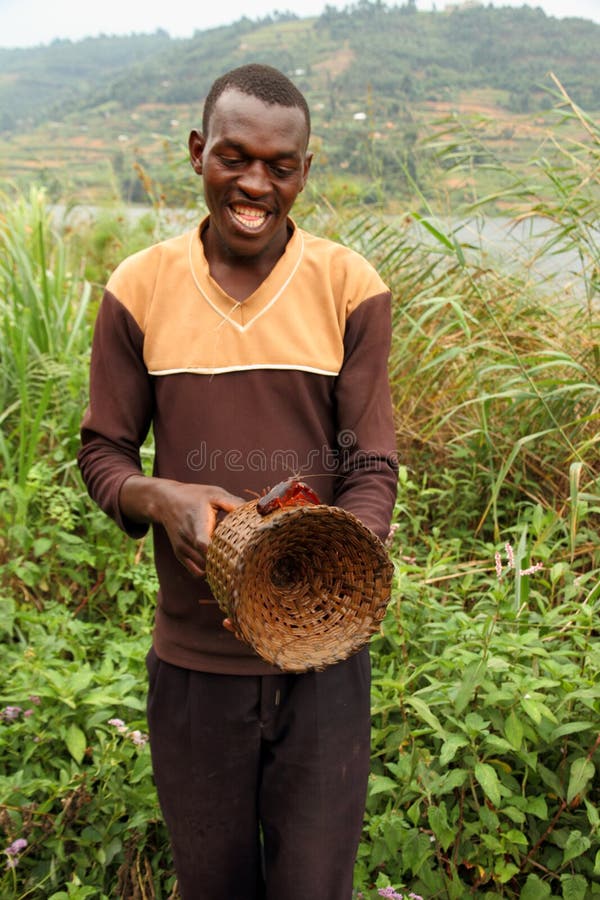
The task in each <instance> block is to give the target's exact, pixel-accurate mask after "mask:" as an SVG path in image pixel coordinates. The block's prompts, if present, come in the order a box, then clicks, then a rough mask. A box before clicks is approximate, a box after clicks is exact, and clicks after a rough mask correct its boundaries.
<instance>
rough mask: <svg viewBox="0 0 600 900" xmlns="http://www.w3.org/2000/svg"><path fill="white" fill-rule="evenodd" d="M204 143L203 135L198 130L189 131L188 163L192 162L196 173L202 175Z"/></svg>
mask: <svg viewBox="0 0 600 900" xmlns="http://www.w3.org/2000/svg"><path fill="white" fill-rule="evenodd" d="M205 144H206V141H205V139H204V136H203V135H202V134H200V132H199V131H196V129H194V130H193V131H190V136H189V138H188V147H189V151H190V163H191V164H192V168H193V170H194V172H195V173H196V175H202V153H203V151H204V145H205Z"/></svg>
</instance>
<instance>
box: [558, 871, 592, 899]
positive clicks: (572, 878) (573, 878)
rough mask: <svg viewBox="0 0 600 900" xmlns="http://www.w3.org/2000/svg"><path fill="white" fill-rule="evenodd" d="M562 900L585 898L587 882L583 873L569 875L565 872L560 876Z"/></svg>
mask: <svg viewBox="0 0 600 900" xmlns="http://www.w3.org/2000/svg"><path fill="white" fill-rule="evenodd" d="M560 883H561V885H562V895H563V900H585V898H586V896H587V888H588V883H587V881H586V879H585V878H584V877H583V875H570V874H568V873H565V874H564V875H561V876H560Z"/></svg>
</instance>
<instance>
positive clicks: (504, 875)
mask: <svg viewBox="0 0 600 900" xmlns="http://www.w3.org/2000/svg"><path fill="white" fill-rule="evenodd" d="M518 871H519V867H518V866H516V865H515V864H514V863H511V862H505V861H504V860H500V862H498V863H497V864H496V867H495V869H494V872H495V874H496V875H497V877H498V881H499V882H500V884H506V882H507V881H510V879H511V878H512V877H513V875H516V874H517V872H518Z"/></svg>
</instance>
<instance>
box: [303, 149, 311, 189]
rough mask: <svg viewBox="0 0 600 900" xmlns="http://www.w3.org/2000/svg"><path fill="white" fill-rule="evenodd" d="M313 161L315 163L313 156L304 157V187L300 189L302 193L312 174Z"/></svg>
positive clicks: (309, 154)
mask: <svg viewBox="0 0 600 900" xmlns="http://www.w3.org/2000/svg"><path fill="white" fill-rule="evenodd" d="M312 161H313V154H312V153H306V154H305V156H304V171H303V172H302V187H301V188H300V190H301V191H303V190H304V186H305V184H306V182H307V181H308V173H309V172H310V164H311V163H312Z"/></svg>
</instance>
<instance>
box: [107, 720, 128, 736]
mask: <svg viewBox="0 0 600 900" xmlns="http://www.w3.org/2000/svg"><path fill="white" fill-rule="evenodd" d="M108 724H109V725H112V726H113V727H114V728H116V729H117V731H118V732H119V734H123V733H124V732H125V731H127V725H126V724H125V722H124V721H123V719H109V720H108Z"/></svg>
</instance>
